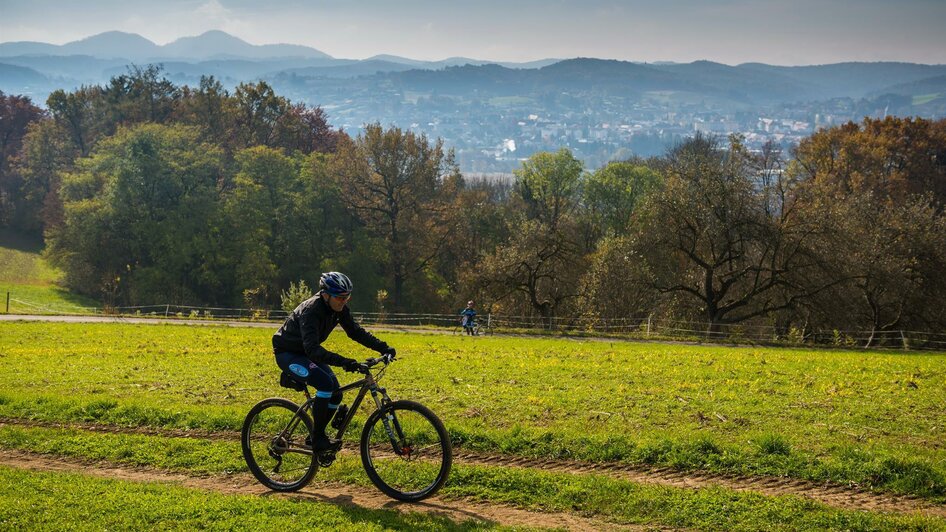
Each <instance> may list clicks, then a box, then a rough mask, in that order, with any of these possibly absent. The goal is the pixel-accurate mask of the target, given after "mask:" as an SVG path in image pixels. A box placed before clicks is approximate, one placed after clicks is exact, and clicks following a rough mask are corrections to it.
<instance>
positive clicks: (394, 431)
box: [283, 371, 403, 455]
mask: <svg viewBox="0 0 946 532" xmlns="http://www.w3.org/2000/svg"><path fill="white" fill-rule="evenodd" d="M355 388H360V390H359V391H358V395H357V396H356V397H355V400H354V401H353V402H352V403H351V407H349V409H348V413H347V414H346V415H345V419H344V420H342V424H341V426H340V427H339V429H338V433H337V434H336V435H335V438H336V439H339V440H340V439H341V438H342V436H343V435H344V434H345V431H346V430H348V425H349V424H350V423H351V420H352V419H353V418H354V417H355V413H356V412H357V411H358V407H360V406H361V402H362V400H364V398H365V395H366V394H367V393H368V392H369V391H370V392H371V397H372V399H374V403H375V407H376V408H377V409H378V410H381V409H382V408H383V407H384V405H387V404H388V403H390V402H391V398H390V397H388V393H387V390H386V389H385V388H383V387H381V386H378V383H377V381H376V380H375V377H374V374H372V373H371V372H370V371H369V372H368V374H367V375H365V377H364V378H363V379H359V380H357V381H354V382H351V383H349V384H346V385H345V386H342V387H341V388H339V389H338V391H339V392H342V393H344V392H346V391H348V390H354V389H355ZM304 391H305V395H306V401H305V402H304V403H303V404H302V405H300V406H299V410H297V411H296V415H295V417H293V419H292V422H290V423H289V425H288V426H287V427H286V428H285V429H283V434H285V433H286V432H289V431H291V430H292V429H294V428H295V427H296V425H297V424H298V423H299V421H300V420H301V419H302V417H301V414H302V412H303V411H305V410H307V409H309V408H310V407H311V406H312V403H313V402H315V398H314V397H312V396H311V395H310V394H309V389H308V388H306V389H305V390H304ZM381 421H382V423H383V424H384V429H385V431H386V432H387V434H388V438H389V439H390V440H391V445H392V446H393V447H394V451H395V453H397V454H398V455H401V454H403V450H402V449H401V445H400V438H401V437H403V432H402V430H401V426H400V423H398V421H397V419H396V418H394V417H393V416H390V415H388V416H385V417H383V418H382V419H381ZM392 421H393V424H394V427H393V428H392V427H391V424H392ZM291 451H293V452H301V453H304V454H310V453H311V452H312V451H311V449H300V450H291Z"/></svg>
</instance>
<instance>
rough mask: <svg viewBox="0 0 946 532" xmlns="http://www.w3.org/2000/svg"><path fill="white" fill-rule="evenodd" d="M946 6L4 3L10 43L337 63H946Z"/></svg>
mask: <svg viewBox="0 0 946 532" xmlns="http://www.w3.org/2000/svg"><path fill="white" fill-rule="evenodd" d="M944 28H946V0H626V1H614V0H611V1H609V0H574V1H573V0H559V1H556V0H521V1H520V0H479V1H475V0H474V1H456V0H439V1H429V0H267V1H263V0H253V1H250V0H159V1H155V0H104V1H85V2H76V1H58V0H0V42H6V41H27V40H28V41H43V42H51V43H54V44H63V43H66V42H69V41H73V40H77V39H81V38H83V37H87V36H89V35H93V34H96V33H101V32H103V31H109V30H120V31H127V32H133V33H138V34H140V35H142V36H144V37H146V38H148V39H150V40H152V41H154V42H156V43H158V44H166V43H168V42H170V41H173V40H174V39H177V38H178V37H184V36H191V35H197V34H200V33H203V32H204V31H207V30H212V29H219V30H223V31H226V32H228V33H231V34H233V35H235V36H237V37H240V38H242V39H244V40H246V41H248V42H250V43H253V44H269V43H292V44H303V45H307V46H312V47H314V48H317V49H319V50H321V51H323V52H325V53H328V54H330V55H332V56H335V57H345V58H364V57H369V56H372V55H376V54H394V55H401V56H406V57H411V58H415V59H428V60H437V59H443V58H446V57H451V56H465V57H472V58H477V59H488V60H496V61H527V60H532V59H541V58H547V57H555V58H570V57H600V58H609V59H624V60H630V61H681V62H689V61H694V60H697V59H709V60H712V61H718V62H721V63H727V64H738V63H743V62H748V61H759V62H765V63H770V64H782V65H798V64H821V63H834V62H840V61H912V62H918V63H936V64H941V63H946V29H944Z"/></svg>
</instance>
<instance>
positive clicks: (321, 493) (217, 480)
mask: <svg viewBox="0 0 946 532" xmlns="http://www.w3.org/2000/svg"><path fill="white" fill-rule="evenodd" d="M0 466H6V467H11V468H16V469H25V470H30V471H49V472H68V473H80V474H83V475H88V476H93V477H98V478H108V479H113V480H123V481H129V482H158V483H168V484H174V485H178V486H183V487H186V488H192V489H199V490H204V491H213V492H216V493H223V494H226V495H255V496H278V497H288V498H295V499H302V500H312V501H320V502H326V503H330V504H335V505H339V506H348V507H353V506H357V507H361V508H367V509H372V510H393V511H398V512H402V513H413V512H419V513H426V514H432V515H436V516H439V517H446V518H448V519H450V520H452V521H454V522H457V523H462V522H465V521H469V520H474V521H480V522H485V523H494V524H498V525H503V526H522V527H529V528H555V529H566V530H582V531H583V530H631V531H640V530H660V529H661V528H660V527H653V526H649V527H645V526H632V525H617V524H614V523H608V522H605V521H599V520H594V519H587V518H584V517H580V516H576V515H571V514H565V513H541V512H530V511H527V510H521V509H518V508H512V507H508V506H502V505H498V504H484V503H476V502H470V501H465V500H455V499H451V500H444V499H442V498H440V497H437V496H433V497H431V498H429V499H426V500H424V501H421V502H417V503H406V502H401V501H396V500H394V499H390V498H388V497H387V496H385V495H384V494H382V493H380V492H378V491H377V490H371V489H366V488H362V487H359V486H352V485H348V484H335V483H328V482H319V481H317V480H316V481H313V482H312V483H311V484H309V485H308V486H306V487H305V488H303V489H302V490H300V491H298V492H295V493H276V492H273V491H270V490H269V489H267V488H265V487H263V486H261V485H260V484H259V482H257V481H256V479H255V478H253V477H252V476H251V475H249V474H234V475H227V476H220V475H214V476H194V475H186V474H182V473H174V472H168V471H163V470H158V469H148V468H137V467H135V468H132V467H123V466H118V465H114V464H110V463H102V462H94V463H86V462H82V461H78V460H73V459H65V458H59V457H51V456H48V455H41V454H36V453H29V452H24V451H12V450H0Z"/></svg>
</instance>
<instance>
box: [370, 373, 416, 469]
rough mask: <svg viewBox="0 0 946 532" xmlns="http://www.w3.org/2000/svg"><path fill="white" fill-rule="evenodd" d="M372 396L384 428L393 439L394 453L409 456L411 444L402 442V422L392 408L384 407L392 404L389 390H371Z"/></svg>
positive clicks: (391, 439) (390, 438)
mask: <svg viewBox="0 0 946 532" xmlns="http://www.w3.org/2000/svg"><path fill="white" fill-rule="evenodd" d="M371 397H372V398H373V399H374V402H375V405H377V407H378V411H379V412H380V414H381V423H382V424H383V425H384V430H385V432H387V434H388V439H389V440H390V441H391V446H392V447H393V448H394V453H395V454H397V455H398V456H404V455H407V456H408V457H409V456H410V454H411V448H410V446H409V445H405V446H402V445H401V443H402V442H404V431H403V430H402V429H401V424H400V422H398V420H397V417H395V416H394V414H393V413H392V412H393V411H392V410H388V411H387V412H385V411H384V408H385V407H386V406H388V405H390V404H391V398H390V397H388V394H387V391H386V390H385V389H384V388H378V389H377V390H371Z"/></svg>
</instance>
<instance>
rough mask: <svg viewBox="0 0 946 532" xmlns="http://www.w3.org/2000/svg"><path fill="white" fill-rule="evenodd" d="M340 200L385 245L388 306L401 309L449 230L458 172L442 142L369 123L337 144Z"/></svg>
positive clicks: (336, 160)
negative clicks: (408, 289)
mask: <svg viewBox="0 0 946 532" xmlns="http://www.w3.org/2000/svg"><path fill="white" fill-rule="evenodd" d="M335 164H336V166H335V168H336V171H335V174H336V177H337V179H338V186H339V189H340V190H342V191H343V194H342V201H343V202H344V204H345V205H346V206H347V207H348V208H349V210H350V212H351V213H352V214H353V215H354V216H355V217H356V218H357V219H358V220H359V221H360V222H361V223H362V224H364V226H365V227H366V228H367V229H368V230H369V232H370V233H371V234H372V235H374V236H375V237H377V238H380V239H382V240H383V241H384V243H385V248H386V249H385V252H386V264H387V270H388V274H389V276H390V281H391V284H392V286H393V292H392V296H393V301H392V304H393V305H394V307H395V308H396V309H403V308H406V306H407V305H406V303H407V302H406V301H405V295H406V284H407V283H408V282H409V281H411V280H412V279H414V278H415V277H416V276H417V275H418V274H419V273H420V272H422V271H425V270H426V269H427V268H428V267H429V265H430V264H431V261H433V260H434V259H435V258H436V256H437V255H438V253H439V252H440V250H441V249H442V248H443V246H444V243H445V241H446V239H447V238H448V237H449V236H450V234H451V233H452V231H453V230H454V227H452V226H450V225H449V223H448V220H449V219H450V217H449V207H450V204H451V202H452V198H453V197H454V196H455V194H456V191H457V189H458V187H459V182H460V177H459V169H458V168H457V166H456V164H455V163H454V160H453V154H452V153H444V150H443V141H441V140H439V139H438V140H437V141H436V142H435V143H433V144H431V143H430V142H429V141H428V140H427V137H426V135H419V136H418V135H416V134H414V133H413V132H411V131H402V130H401V129H400V128H396V127H392V128H390V129H387V130H385V129H383V128H382V127H381V126H380V125H379V124H369V125H367V126H366V127H365V132H364V134H362V135H359V136H358V137H357V138H356V139H354V140H349V139H342V140H341V141H340V142H339V145H338V153H337V156H336V158H335Z"/></svg>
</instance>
